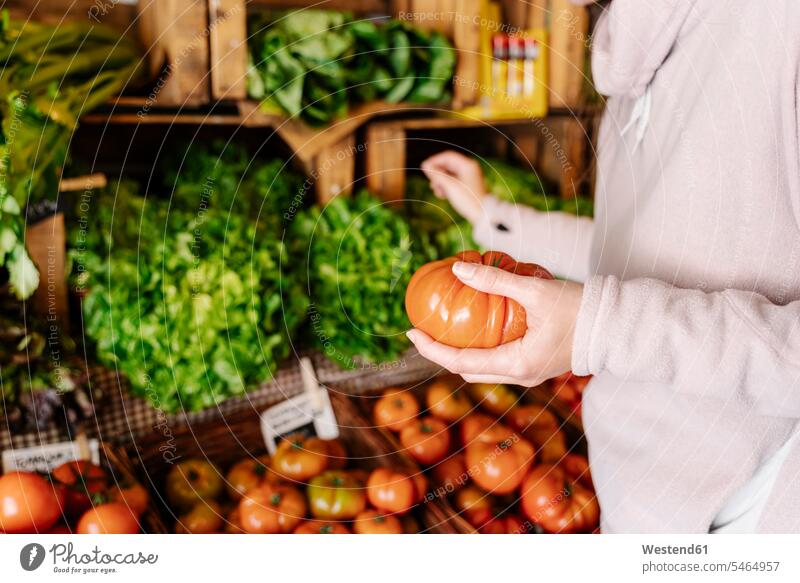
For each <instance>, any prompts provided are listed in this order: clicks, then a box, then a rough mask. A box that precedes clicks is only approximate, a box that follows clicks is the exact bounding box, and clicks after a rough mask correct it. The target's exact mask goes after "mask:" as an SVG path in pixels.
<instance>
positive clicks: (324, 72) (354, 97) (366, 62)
mask: <svg viewBox="0 0 800 583" xmlns="http://www.w3.org/2000/svg"><path fill="white" fill-rule="evenodd" d="M249 35H250V39H251V40H250V43H249V45H250V48H251V51H250V67H249V72H248V92H249V94H250V97H252V98H254V99H258V100H261V101H262V106H263V108H264V109H265V110H267V111H272V112H280V113H284V114H286V115H288V116H290V117H297V118H300V119H303V120H304V121H305V122H307V123H309V124H312V125H322V124H326V123H329V122H330V121H331V120H333V119H335V118H337V117H341V116H343V115H345V114H346V113H347V110H348V105H349V103H351V102H353V103H361V102H367V101H373V100H376V99H383V100H385V101H386V102H388V103H398V102H400V101H404V100H405V101H410V102H415V103H437V102H440V101H445V100H447V99H448V97H449V85H450V81H451V79H452V77H453V72H454V69H455V52H454V50H453V47H452V45H451V44H450V43H449V41H448V40H447V39H446V38H445V37H444V36H442V35H441V34H440V33H438V32H436V31H432V32H427V31H424V30H422V29H420V28H418V27H415V26H413V25H411V24H409V23H407V22H402V21H398V20H389V21H388V22H386V23H383V24H376V23H375V22H372V21H369V20H353V18H352V15H350V14H349V13H344V12H334V11H327V10H299V11H293V12H284V13H269V12H265V13H260V14H259V13H257V14H256V15H254V16H253V17H251V19H250V21H249Z"/></svg>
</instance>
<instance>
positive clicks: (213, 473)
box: [166, 458, 223, 510]
mask: <svg viewBox="0 0 800 583" xmlns="http://www.w3.org/2000/svg"><path fill="white" fill-rule="evenodd" d="M222 487H223V482H222V476H220V475H219V472H217V469H216V468H215V467H214V466H213V465H212V464H211V463H210V462H207V461H206V460H201V459H197V458H191V459H186V460H183V461H181V462H178V464H176V465H175V466H173V467H172V469H171V470H170V471H169V473H168V474H167V486H166V491H167V499H168V500H169V502H170V504H171V505H172V506H174V507H175V508H177V509H178V510H188V509H190V508H191V507H192V506H194V505H195V504H197V503H198V502H199V501H201V500H211V499H213V498H217V497H218V496H219V495H220V493H221V492H222Z"/></svg>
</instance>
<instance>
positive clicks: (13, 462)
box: [3, 439, 100, 473]
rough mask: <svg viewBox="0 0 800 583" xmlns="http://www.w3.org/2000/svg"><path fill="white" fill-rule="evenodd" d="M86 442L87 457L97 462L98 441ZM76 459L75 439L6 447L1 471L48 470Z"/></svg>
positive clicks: (78, 452) (98, 457)
mask: <svg viewBox="0 0 800 583" xmlns="http://www.w3.org/2000/svg"><path fill="white" fill-rule="evenodd" d="M88 444H89V457H90V459H91V461H92V463H95V464H99V463H100V442H98V441H97V440H96V439H90V440H88ZM77 459H81V451H80V446H79V445H78V443H77V442H75V441H64V442H60V443H48V444H46V445H35V446H33V447H21V448H16V449H7V450H5V451H4V452H3V473H7V472H13V471H15V470H19V471H26V472H49V471H50V470H52V469H53V468H55V467H57V466H59V465H61V464H63V463H64V462H69V461H73V460H77Z"/></svg>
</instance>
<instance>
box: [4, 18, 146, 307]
mask: <svg viewBox="0 0 800 583" xmlns="http://www.w3.org/2000/svg"><path fill="white" fill-rule="evenodd" d="M139 62H140V58H139V53H138V51H137V49H136V48H135V46H134V45H133V44H132V43H131V42H130V41H128V40H125V39H120V36H119V34H118V33H116V32H113V31H111V30H109V29H107V28H104V27H101V26H95V25H91V24H88V23H80V22H63V23H59V24H58V25H57V26H51V25H47V24H39V23H34V22H31V21H16V20H11V19H10V18H9V16H8V12H7V11H3V12H2V14H0V64H2V66H1V67H0V96H2V97H0V129H1V130H2V132H1V133H2V135H0V267H2V266H5V267H6V269H7V270H8V272H9V281H10V284H11V289H12V291H13V292H14V293H15V295H16V296H17V297H18V298H19V299H25V298H27V297H29V296H30V295H31V294H32V293H33V292H34V291H35V290H36V288H37V287H38V285H39V274H38V272H37V270H36V267H35V266H34V265H33V262H32V261H31V260H30V258H29V256H28V254H27V251H26V250H25V246H24V243H23V240H24V230H25V220H24V212H23V209H25V207H26V205H28V204H29V203H36V202H37V201H40V200H42V199H43V198H55V197H56V195H57V194H58V182H59V179H60V171H61V169H62V167H63V165H64V162H65V160H66V157H67V148H68V145H69V141H70V138H71V136H72V132H73V131H74V130H75V128H76V127H77V125H78V119H79V118H80V116H81V115H83V114H84V113H86V112H88V111H90V110H92V109H93V108H95V107H96V106H97V105H99V104H101V103H103V102H104V101H106V100H107V99H108V98H109V97H110V96H111V95H113V94H114V93H117V92H118V91H119V90H120V89H122V88H123V87H124V86H125V85H126V84H127V83H128V82H129V81H130V79H131V78H132V77H133V76H134V75H135V73H136V72H137V70H138V64H139Z"/></svg>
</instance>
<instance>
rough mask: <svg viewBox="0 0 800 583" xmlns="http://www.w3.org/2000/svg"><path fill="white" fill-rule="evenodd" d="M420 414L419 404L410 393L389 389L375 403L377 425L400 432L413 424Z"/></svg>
mask: <svg viewBox="0 0 800 583" xmlns="http://www.w3.org/2000/svg"><path fill="white" fill-rule="evenodd" d="M418 413H419V403H417V400H416V399H415V398H414V395H412V394H411V393H410V392H408V391H404V390H402V389H387V390H386V391H384V393H383V396H382V397H381V398H380V399H378V402H377V403H375V411H374V415H375V425H377V426H378V427H386V428H387V429H390V430H392V431H400V430H401V429H403V427H405V426H407V425H409V424H411V423H413V421H414V419H416V417H417V414H418Z"/></svg>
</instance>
